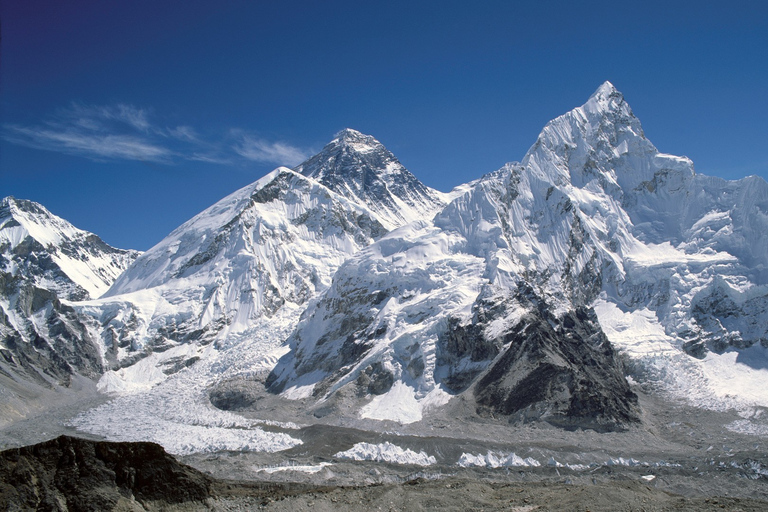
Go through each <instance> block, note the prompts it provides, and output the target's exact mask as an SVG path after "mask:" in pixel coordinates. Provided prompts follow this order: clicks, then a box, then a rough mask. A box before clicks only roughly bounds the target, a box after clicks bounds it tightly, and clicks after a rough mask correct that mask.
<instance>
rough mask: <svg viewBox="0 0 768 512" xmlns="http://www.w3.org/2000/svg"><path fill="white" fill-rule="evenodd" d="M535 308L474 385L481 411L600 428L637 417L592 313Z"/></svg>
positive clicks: (615, 426)
mask: <svg viewBox="0 0 768 512" xmlns="http://www.w3.org/2000/svg"><path fill="white" fill-rule="evenodd" d="M534 311H535V312H534V313H531V314H529V315H528V316H527V317H526V318H524V319H523V320H522V321H520V322H519V323H517V325H515V327H514V328H513V329H512V330H511V331H510V332H509V333H507V334H506V335H505V341H507V342H509V345H508V347H507V349H506V350H505V351H504V352H503V353H502V354H501V356H500V357H499V358H498V359H497V360H496V361H495V362H494V364H493V365H492V366H491V367H490V368H489V369H488V370H487V371H486V372H485V373H484V374H483V375H482V376H480V378H479V379H478V380H477V382H476V384H475V385H474V391H473V392H474V396H475V400H476V402H477V406H478V413H479V414H486V415H487V414H501V415H505V416H509V417H510V419H512V420H523V421H528V420H537V419H541V420H544V421H547V422H548V423H551V424H553V425H557V426H561V427H564V428H569V429H571V428H572V429H575V428H589V429H594V430H597V431H612V430H621V429H623V428H624V427H626V425H628V424H631V423H635V422H639V417H638V409H637V396H636V395H635V393H634V392H632V390H631V389H630V387H629V383H628V382H627V380H626V378H625V377H624V372H623V366H622V364H621V361H620V360H619V359H618V357H617V356H616V353H615V351H614V350H613V348H612V347H611V344H610V342H609V341H608V339H607V338H606V337H605V334H604V333H603V332H602V330H601V329H600V325H599V324H598V321H597V317H596V315H595V313H594V311H592V310H591V309H586V308H582V307H579V308H577V309H575V310H574V311H570V312H568V313H566V314H565V315H563V316H562V317H561V318H555V317H553V316H552V315H551V314H550V313H549V312H548V311H547V310H546V309H538V310H534Z"/></svg>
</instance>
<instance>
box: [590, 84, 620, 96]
mask: <svg viewBox="0 0 768 512" xmlns="http://www.w3.org/2000/svg"><path fill="white" fill-rule="evenodd" d="M615 94H621V93H620V92H619V91H618V89H616V87H615V86H614V85H613V84H612V83H611V82H609V81H608V80H606V81H605V82H603V83H602V85H600V87H598V88H597V90H596V91H595V92H594V93H593V94H592V97H595V96H604V97H609V96H613V95H615Z"/></svg>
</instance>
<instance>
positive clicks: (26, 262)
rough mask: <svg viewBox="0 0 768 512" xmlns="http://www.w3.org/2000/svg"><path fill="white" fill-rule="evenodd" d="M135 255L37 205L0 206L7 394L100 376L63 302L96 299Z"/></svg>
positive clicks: (0, 306) (2, 371)
mask: <svg viewBox="0 0 768 512" xmlns="http://www.w3.org/2000/svg"><path fill="white" fill-rule="evenodd" d="M137 256H138V253H137V252H136V251H126V250H121V249H115V248H113V247H110V246H109V245H107V244H106V243H104V242H103V241H102V240H101V239H100V238H99V237H98V236H96V235H94V234H93V233H88V232H87V231H83V230H81V229H78V228H76V227H74V226H73V225H72V224H70V223H69V222H67V221H65V220H64V219H61V218H60V217H57V216H56V215H53V214H52V213H51V212H49V211H48V210H46V209H45V208H44V207H43V206H41V205H40V204H38V203H35V202H32V201H27V200H22V199H15V198H13V197H6V198H4V199H3V200H2V201H0V354H2V358H0V378H3V379H5V378H6V377H7V378H9V379H11V380H10V381H8V382H7V383H6V384H8V386H9V387H8V388H7V390H8V391H9V393H11V394H14V391H13V389H17V390H18V391H19V392H23V391H24V390H25V389H26V390H29V389H30V388H31V386H33V384H29V383H34V384H35V385H37V386H40V387H41V388H43V389H49V388H52V387H54V386H56V385H68V384H69V383H70V379H71V377H72V376H73V375H74V374H81V375H85V376H88V377H94V376H97V375H99V374H100V373H101V372H102V371H103V367H104V361H103V359H102V354H101V351H100V350H99V346H100V343H98V340H95V339H93V337H92V336H91V333H90V332H89V330H88V329H87V327H86V325H85V323H84V322H83V320H82V319H81V318H80V317H79V315H78V314H77V312H76V311H75V309H74V308H73V307H72V305H71V302H70V301H76V300H83V299H89V298H95V297H98V296H100V295H101V294H102V293H104V292H105V291H106V290H107V288H108V287H109V286H110V285H111V284H112V283H113V282H114V280H115V279H116V278H117V276H118V275H120V273H122V272H123V271H124V270H125V268H126V267H128V265H129V264H130V263H131V262H132V261H133V260H135V259H136V257H137ZM14 381H19V382H26V383H28V384H25V385H21V386H20V387H18V386H16V385H14V384H13V382H14ZM3 387H5V386H3ZM6 398H7V396H6ZM0 405H8V404H7V403H5V401H3V404H0ZM4 412H5V413H6V414H8V415H13V413H12V412H11V411H4Z"/></svg>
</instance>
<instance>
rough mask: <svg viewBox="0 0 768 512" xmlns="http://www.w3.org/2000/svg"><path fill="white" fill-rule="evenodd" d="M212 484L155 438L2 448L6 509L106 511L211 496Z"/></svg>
mask: <svg viewBox="0 0 768 512" xmlns="http://www.w3.org/2000/svg"><path fill="white" fill-rule="evenodd" d="M211 484H212V480H211V479H209V478H208V477H206V476H205V475H203V474H202V473H200V472H199V471H197V470H195V469H193V468H190V467H188V466H184V465H182V464H180V463H178V462H177V461H176V460H175V459H174V458H173V457H171V456H170V455H168V454H167V453H165V450H163V448H162V447H161V446H160V445H157V444H154V443H109V442H96V441H87V440H84V439H78V438H73V437H68V436H61V437H58V438H56V439H52V440H50V441H46V442H44V443H40V444H37V445H34V446H27V447H23V448H15V449H11V450H6V451H4V452H1V453H0V508H2V509H3V510H83V511H91V510H92V511H103V510H115V509H116V508H117V507H120V508H122V509H126V507H130V506H131V505H134V506H136V505H139V504H141V508H140V507H139V506H136V507H135V508H137V509H144V508H147V507H150V508H152V507H153V506H157V505H156V504H158V503H160V504H163V503H165V504H183V503H190V502H200V501H203V500H205V499H206V498H208V497H209V496H210V495H211ZM137 502H138V503H137Z"/></svg>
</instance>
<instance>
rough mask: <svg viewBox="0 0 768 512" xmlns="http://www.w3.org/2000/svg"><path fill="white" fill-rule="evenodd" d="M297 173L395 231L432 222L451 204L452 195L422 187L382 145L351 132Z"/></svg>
mask: <svg viewBox="0 0 768 512" xmlns="http://www.w3.org/2000/svg"><path fill="white" fill-rule="evenodd" d="M294 170H295V171H296V172H299V173H301V174H303V175H304V176H307V177H309V178H313V179H315V180H317V181H319V182H320V183H322V184H323V185H325V186H326V187H328V188H330V189H331V190H333V191H334V192H336V193H338V194H341V195H342V196H344V197H346V198H348V199H350V200H351V201H353V202H355V203H358V204H363V205H365V206H367V207H368V208H369V209H370V210H371V211H373V212H374V213H375V214H376V216H377V218H378V219H379V220H380V221H381V222H382V224H384V226H385V227H386V228H387V229H390V230H391V229H394V228H396V227H399V226H402V225H404V224H407V223H409V222H412V221H414V220H420V219H429V218H431V217H432V216H433V215H434V214H435V213H437V212H438V211H439V210H440V209H441V208H442V207H443V206H445V203H446V202H447V201H446V199H447V196H446V194H443V193H441V192H438V191H437V190H434V189H431V188H429V187H427V186H426V185H424V184H423V183H421V182H420V181H419V180H418V179H417V178H416V177H415V176H414V175H413V174H411V173H410V172H409V171H408V170H407V169H406V168H405V167H403V165H402V164H401V163H400V162H399V161H398V160H397V158H395V156H394V155H393V154H392V153H391V152H390V151H389V150H387V148H385V147H384V145H383V144H381V142H379V141H378V140H376V139H374V138H373V137H371V136H370V135H364V134H362V133H360V132H358V131H356V130H352V129H349V128H347V129H345V130H342V131H341V132H339V133H338V134H336V137H335V138H334V139H333V140H332V141H331V142H330V143H328V144H327V145H326V146H325V147H324V148H323V150H322V151H321V152H320V153H318V154H317V155H315V156H313V157H312V158H310V159H309V160H307V161H306V162H304V163H302V164H300V165H299V166H297V167H296V168H295V169H294Z"/></svg>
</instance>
